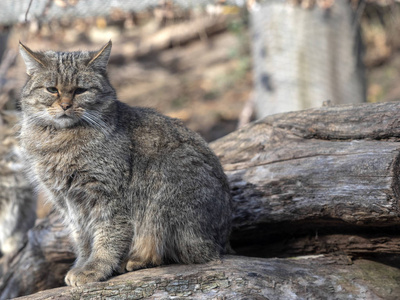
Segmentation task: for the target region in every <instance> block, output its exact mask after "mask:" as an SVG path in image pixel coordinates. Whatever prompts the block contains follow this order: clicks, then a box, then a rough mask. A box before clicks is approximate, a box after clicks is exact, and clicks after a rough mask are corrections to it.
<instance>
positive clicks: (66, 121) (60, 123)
mask: <svg viewBox="0 0 400 300" xmlns="http://www.w3.org/2000/svg"><path fill="white" fill-rule="evenodd" d="M76 123H78V121H77V120H76V119H74V118H71V117H68V116H65V115H64V116H61V117H58V118H56V119H54V120H53V125H54V127H56V128H57V129H63V128H68V127H72V126H74V125H75V124H76Z"/></svg>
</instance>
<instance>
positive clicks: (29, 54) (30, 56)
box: [19, 42, 45, 75]
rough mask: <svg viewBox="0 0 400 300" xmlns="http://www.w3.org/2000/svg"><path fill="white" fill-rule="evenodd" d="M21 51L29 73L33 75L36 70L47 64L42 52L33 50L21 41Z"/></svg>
mask: <svg viewBox="0 0 400 300" xmlns="http://www.w3.org/2000/svg"><path fill="white" fill-rule="evenodd" d="M19 53H20V54H21V56H22V58H23V59H24V62H25V65H26V73H27V74H28V75H32V74H33V73H34V72H35V71H38V70H40V69H42V68H43V67H44V66H45V65H44V62H43V57H42V56H43V55H42V54H41V53H37V52H33V51H32V50H31V49H29V48H28V47H26V46H25V45H24V44H22V43H21V42H19Z"/></svg>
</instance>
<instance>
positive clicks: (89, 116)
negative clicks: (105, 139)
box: [81, 111, 110, 135]
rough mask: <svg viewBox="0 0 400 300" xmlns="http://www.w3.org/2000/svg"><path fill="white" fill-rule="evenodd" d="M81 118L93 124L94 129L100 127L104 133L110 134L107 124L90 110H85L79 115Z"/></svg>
mask: <svg viewBox="0 0 400 300" xmlns="http://www.w3.org/2000/svg"><path fill="white" fill-rule="evenodd" d="M81 118H82V120H84V121H86V123H88V124H89V125H91V126H93V127H94V128H96V129H100V131H102V132H103V133H104V134H105V135H109V134H110V130H109V128H108V126H107V124H106V123H105V122H104V121H103V120H101V119H100V118H99V117H97V116H96V115H94V114H93V113H92V112H90V111H85V112H84V113H83V115H82V116H81Z"/></svg>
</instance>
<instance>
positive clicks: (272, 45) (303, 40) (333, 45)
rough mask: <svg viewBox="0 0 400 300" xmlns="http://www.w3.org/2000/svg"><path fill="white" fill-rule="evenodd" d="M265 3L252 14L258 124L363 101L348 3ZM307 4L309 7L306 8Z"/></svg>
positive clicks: (356, 41)
mask: <svg viewBox="0 0 400 300" xmlns="http://www.w3.org/2000/svg"><path fill="white" fill-rule="evenodd" d="M297 3H301V5H302V6H300V5H295V4H294V1H292V2H291V1H275V0H273V1H263V2H261V4H257V5H255V6H254V7H253V9H251V11H250V17H251V35H252V52H253V61H254V82H255V103H256V115H257V117H258V118H261V117H264V116H266V115H271V114H275V113H281V112H288V111H294V110H302V109H306V108H312V107H320V106H321V105H322V103H323V102H324V101H327V100H331V101H332V102H333V103H335V104H350V103H362V102H365V101H366V87H365V78H364V67H363V63H362V42H361V38H360V28H359V21H358V20H357V17H358V15H357V13H356V12H354V11H353V10H352V8H351V6H350V2H349V1H345V0H336V1H333V4H331V6H330V5H328V6H327V7H321V5H320V4H323V3H327V4H329V3H328V1H319V2H317V4H318V5H317V4H315V3H316V2H315V1H297ZM305 4H308V6H307V7H305Z"/></svg>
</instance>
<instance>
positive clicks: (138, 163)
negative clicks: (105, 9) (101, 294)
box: [20, 42, 231, 285]
mask: <svg viewBox="0 0 400 300" xmlns="http://www.w3.org/2000/svg"><path fill="white" fill-rule="evenodd" d="M20 51H21V53H22V57H23V58H24V60H25V62H26V65H27V68H28V75H29V74H30V76H29V79H28V81H27V83H26V85H25V87H24V89H23V91H22V97H21V106H22V110H23V120H22V129H21V145H22V147H23V149H24V151H25V155H26V158H27V160H28V161H29V164H30V174H31V176H32V177H34V178H35V181H36V184H37V185H38V186H39V187H40V189H41V190H44V191H46V193H47V194H48V196H49V197H48V198H49V200H50V201H51V202H52V203H53V204H54V205H55V207H56V208H57V209H58V211H59V212H60V213H61V214H62V215H63V217H64V219H65V222H66V224H68V226H69V227H70V229H71V231H72V237H73V239H74V244H75V246H76V254H77V260H76V262H75V265H74V267H73V268H72V269H71V270H70V271H69V272H68V274H67V276H66V283H67V284H68V285H82V284H84V283H86V282H92V281H98V280H104V279H106V278H108V277H109V276H110V275H111V274H112V273H113V272H115V271H119V272H123V271H124V270H127V271H132V270H135V269H139V268H143V267H148V266H156V265H160V264H164V263H174V262H175V263H185V264H191V263H204V262H207V261H209V260H212V259H216V258H218V257H219V256H220V254H223V253H226V252H228V251H229V249H230V247H229V234H230V223H231V220H230V219H231V196H230V193H229V186H228V183H227V180H226V176H225V174H224V172H223V170H222V167H221V165H220V163H219V161H218V159H217V157H216V156H215V155H214V154H213V152H212V151H211V150H210V149H209V148H208V146H207V144H206V142H205V141H204V140H203V139H202V138H201V137H200V136H199V135H198V134H196V133H194V132H192V131H190V130H189V129H187V128H185V127H184V126H183V125H182V124H181V122H180V121H178V120H176V119H171V118H168V117H166V116H163V115H160V114H158V113H157V112H155V111H154V110H151V109H147V108H137V107H130V106H127V105H126V104H123V103H122V102H119V101H118V100H117V98H116V93H115V91H114V89H113V87H112V86H111V85H110V83H109V80H108V78H107V75H106V65H107V61H108V58H109V55H110V51H111V42H109V43H108V44H107V45H105V46H104V47H103V48H102V49H101V50H99V51H98V52H53V51H47V52H33V51H31V50H29V49H28V48H27V47H25V46H23V45H22V44H21V46H20ZM32 60H33V61H32ZM48 87H56V88H57V89H58V91H59V93H57V94H54V93H53V94H52V93H51V92H49V91H47V90H46V88H48ZM77 88H83V89H86V91H85V92H83V93H78V94H75V93H74V91H76V89H77ZM80 91H82V90H80ZM62 103H72V107H71V108H69V109H67V110H65V111H64V110H63V109H62V108H61V104H62ZM65 115H67V116H68V117H66V116H65Z"/></svg>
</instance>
